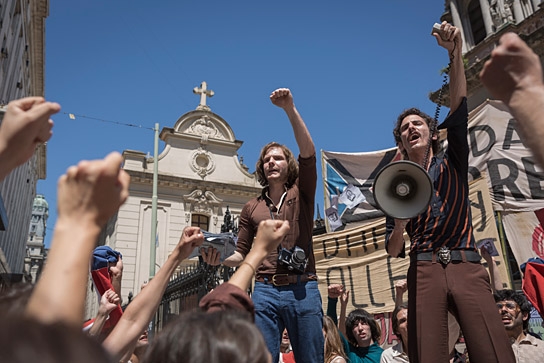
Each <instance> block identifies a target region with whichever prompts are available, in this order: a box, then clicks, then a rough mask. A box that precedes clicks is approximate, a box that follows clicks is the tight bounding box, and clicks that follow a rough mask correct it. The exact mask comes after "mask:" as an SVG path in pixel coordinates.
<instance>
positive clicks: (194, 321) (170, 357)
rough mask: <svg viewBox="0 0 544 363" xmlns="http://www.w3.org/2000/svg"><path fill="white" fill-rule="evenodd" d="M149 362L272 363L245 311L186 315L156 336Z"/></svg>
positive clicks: (260, 337)
mask: <svg viewBox="0 0 544 363" xmlns="http://www.w3.org/2000/svg"><path fill="white" fill-rule="evenodd" d="M144 362H149V363H202V362H206V363H230V362H237V363H272V357H271V355H270V353H269V351H268V348H267V346H266V344H265V342H264V338H263V336H262V334H261V332H260V331H259V329H258V328H257V326H256V325H255V324H254V323H253V322H252V320H251V316H250V314H248V313H245V312H236V311H228V310H226V311H216V312H211V313H205V312H187V313H184V314H182V315H180V317H179V318H178V319H176V320H175V321H173V322H171V323H169V324H168V326H167V327H166V328H165V329H163V331H161V333H160V334H159V335H157V336H156V337H155V339H154V340H153V342H152V344H151V345H150V346H149V348H148V349H147V353H146V355H145V359H144Z"/></svg>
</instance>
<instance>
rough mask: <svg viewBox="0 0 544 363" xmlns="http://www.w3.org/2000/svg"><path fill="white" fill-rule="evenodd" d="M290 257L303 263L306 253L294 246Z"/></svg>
mask: <svg viewBox="0 0 544 363" xmlns="http://www.w3.org/2000/svg"><path fill="white" fill-rule="evenodd" d="M291 258H292V260H293V261H294V262H296V263H303V262H304V259H305V258H306V254H305V253H304V250H303V249H301V248H295V250H294V251H293V256H292V257H291Z"/></svg>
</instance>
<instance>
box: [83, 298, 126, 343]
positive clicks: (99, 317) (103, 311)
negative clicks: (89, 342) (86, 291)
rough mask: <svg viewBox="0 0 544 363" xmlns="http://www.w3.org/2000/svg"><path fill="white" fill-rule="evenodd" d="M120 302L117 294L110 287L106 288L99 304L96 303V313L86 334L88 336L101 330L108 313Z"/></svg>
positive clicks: (94, 334) (95, 334)
mask: <svg viewBox="0 0 544 363" xmlns="http://www.w3.org/2000/svg"><path fill="white" fill-rule="evenodd" d="M120 302H121V299H120V298H119V295H117V293H116V292H115V291H113V290H112V289H109V290H106V292H105V293H104V294H103V295H102V297H101V298H100V304H99V305H98V313H97V314H96V317H95V319H94V323H93V326H92V327H91V329H89V332H88V334H89V335H90V336H97V335H99V334H100V333H101V332H102V328H103V327H104V324H105V323H106V320H108V317H109V315H110V313H111V312H112V311H113V309H115V308H116V307H117V305H118V304H119V303H120Z"/></svg>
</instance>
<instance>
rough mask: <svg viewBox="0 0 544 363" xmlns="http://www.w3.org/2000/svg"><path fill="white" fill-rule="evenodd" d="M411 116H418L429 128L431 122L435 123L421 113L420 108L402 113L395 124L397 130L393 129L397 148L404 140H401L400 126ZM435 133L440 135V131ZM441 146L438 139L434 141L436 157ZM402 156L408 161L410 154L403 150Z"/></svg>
mask: <svg viewBox="0 0 544 363" xmlns="http://www.w3.org/2000/svg"><path fill="white" fill-rule="evenodd" d="M410 115H417V116H419V117H421V118H422V119H423V120H425V123H426V124H427V126H429V127H430V125H431V122H434V119H433V118H432V117H431V116H429V115H427V114H426V113H425V112H423V111H421V110H420V109H419V108H415V107H412V108H408V109H406V110H404V111H402V113H401V114H400V115H399V117H397V122H396V123H395V128H394V129H393V137H394V138H395V144H397V146H398V145H400V144H402V140H401V138H400V134H401V132H400V126H401V124H402V120H404V119H405V118H406V117H408V116H410ZM435 133H436V134H438V131H437V130H435ZM439 145H440V142H439V140H438V138H437V139H435V140H433V141H432V147H433V153H434V154H435V155H436V154H437V153H438V147H439ZM402 156H404V159H408V153H407V152H406V150H402Z"/></svg>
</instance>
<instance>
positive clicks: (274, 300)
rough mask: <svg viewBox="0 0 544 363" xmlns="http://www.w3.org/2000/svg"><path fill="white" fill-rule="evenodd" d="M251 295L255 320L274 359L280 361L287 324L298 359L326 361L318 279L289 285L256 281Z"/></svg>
mask: <svg viewBox="0 0 544 363" xmlns="http://www.w3.org/2000/svg"><path fill="white" fill-rule="evenodd" d="M251 298H252V300H253V303H254V304H255V324H256V325H257V327H258V328H259V329H260V331H261V333H262V334H263V336H264V340H265V342H266V345H267V346H268V350H270V353H271V354H272V362H278V361H279V354H280V343H281V335H282V333H283V329H284V328H287V332H288V333H289V339H290V340H291V345H292V346H293V352H294V353H295V361H296V362H297V363H320V362H323V360H324V357H323V353H324V340H323V330H322V329H323V309H322V303H321V294H320V293H319V289H318V288H317V281H308V282H300V283H298V284H290V285H287V286H274V285H272V284H265V283H262V282H256V283H255V288H254V290H253V295H252V296H251Z"/></svg>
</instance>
